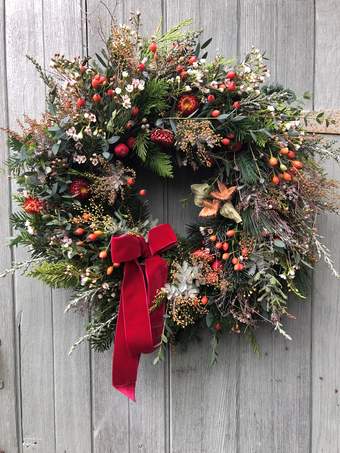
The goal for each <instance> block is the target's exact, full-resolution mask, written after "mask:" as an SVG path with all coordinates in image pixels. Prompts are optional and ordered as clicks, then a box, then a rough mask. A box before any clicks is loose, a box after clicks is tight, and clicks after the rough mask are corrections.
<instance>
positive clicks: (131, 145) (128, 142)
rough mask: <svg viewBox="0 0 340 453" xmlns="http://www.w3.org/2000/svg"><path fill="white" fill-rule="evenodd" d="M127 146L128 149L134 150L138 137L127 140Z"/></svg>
mask: <svg viewBox="0 0 340 453" xmlns="http://www.w3.org/2000/svg"><path fill="white" fill-rule="evenodd" d="M126 144H127V145H128V147H129V148H130V149H133V148H134V147H135V144H136V137H129V138H128V139H127V140H126Z"/></svg>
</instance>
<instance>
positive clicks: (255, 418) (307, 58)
mask: <svg viewBox="0 0 340 453" xmlns="http://www.w3.org/2000/svg"><path fill="white" fill-rule="evenodd" d="M313 30H314V19H313V2H312V1H305V0H300V1H285V2H280V1H278V2H276V1H275V2H273V1H268V0H256V1H252V0H246V1H244V2H241V10H240V54H241V56H242V57H243V56H244V54H245V53H246V52H247V51H248V50H249V48H250V47H251V45H255V46H256V47H258V48H260V49H263V50H267V52H266V55H267V57H268V58H270V61H269V67H270V68H271V73H272V77H271V79H270V81H269V82H272V83H273V82H277V83H282V84H284V85H285V86H289V87H291V88H293V89H296V90H298V92H299V93H300V94H302V93H303V92H305V91H310V92H312V91H313V49H314V47H313V34H314V32H313ZM307 36H308V38H307ZM302 49H303V51H302ZM310 299H311V298H310V297H309V298H308V299H307V301H306V302H303V303H301V301H295V300H293V299H292V298H291V300H290V302H289V309H290V310H289V311H290V313H292V314H293V315H294V316H296V318H297V319H296V321H289V322H287V321H285V324H286V328H287V331H288V333H289V334H290V335H291V336H292V337H293V342H292V344H290V343H289V344H287V341H284V339H283V337H281V336H279V334H276V333H272V332H271V329H263V330H262V331H261V332H259V334H258V335H257V338H258V341H259V344H260V347H261V350H262V354H261V356H260V358H256V357H255V356H254V354H253V352H252V351H251V348H250V347H248V346H246V345H244V347H243V348H242V354H241V359H240V363H241V365H240V389H242V391H241V392H240V401H239V414H240V428H239V452H240V453H243V452H244V453H246V452H248V451H252V452H254V453H256V452H261V453H262V452H268V453H269V452H272V451H273V452H281V451H293V452H296V453H298V452H299V453H304V452H307V451H308V450H309V442H310V425H309V412H310V400H309V397H310V379H311V376H310V360H311V356H310V341H311V306H310ZM293 414H296V415H294V416H293ZM287 433H289V436H287Z"/></svg>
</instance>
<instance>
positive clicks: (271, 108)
mask: <svg viewBox="0 0 340 453" xmlns="http://www.w3.org/2000/svg"><path fill="white" fill-rule="evenodd" d="M267 110H269V112H274V111H275V107H274V106H273V105H268V107H267Z"/></svg>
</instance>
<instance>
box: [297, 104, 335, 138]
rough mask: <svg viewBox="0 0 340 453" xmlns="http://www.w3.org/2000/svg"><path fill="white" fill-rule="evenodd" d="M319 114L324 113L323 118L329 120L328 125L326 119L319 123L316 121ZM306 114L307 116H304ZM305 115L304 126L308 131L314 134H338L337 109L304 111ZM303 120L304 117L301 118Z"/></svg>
mask: <svg viewBox="0 0 340 453" xmlns="http://www.w3.org/2000/svg"><path fill="white" fill-rule="evenodd" d="M320 114H324V115H325V116H324V117H325V118H327V119H328V120H329V125H327V123H326V121H322V122H321V124H320V122H319V121H321V120H319V121H317V117H318V115H320ZM306 115H307V116H306ZM305 116H306V121H307V124H306V126H305V128H306V130H307V131H308V132H311V133H314V134H325V135H340V111H339V110H319V111H312V112H307V111H306V112H304V117H305ZM303 121H304V119H303Z"/></svg>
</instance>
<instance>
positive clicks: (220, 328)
mask: <svg viewBox="0 0 340 453" xmlns="http://www.w3.org/2000/svg"><path fill="white" fill-rule="evenodd" d="M214 329H215V330H216V331H217V332H219V331H220V330H222V324H221V323H220V322H215V324H214Z"/></svg>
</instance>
